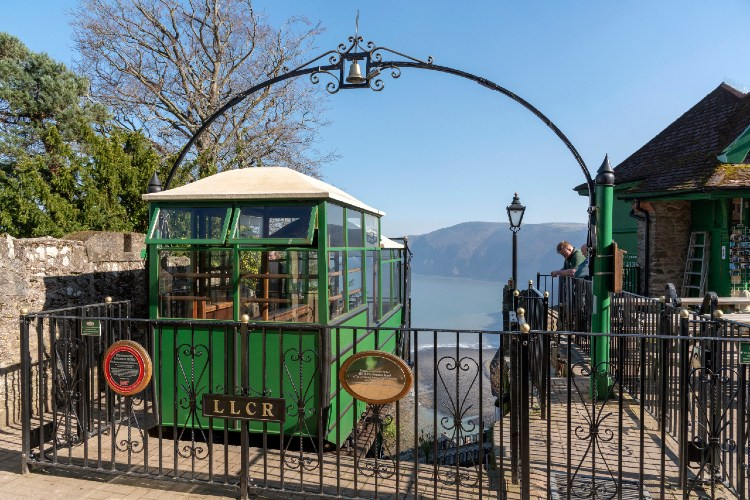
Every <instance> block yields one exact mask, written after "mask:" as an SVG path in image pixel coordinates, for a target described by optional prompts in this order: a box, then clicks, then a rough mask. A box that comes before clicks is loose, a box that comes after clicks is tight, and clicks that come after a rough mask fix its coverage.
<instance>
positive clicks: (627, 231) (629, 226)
mask: <svg viewBox="0 0 750 500" xmlns="http://www.w3.org/2000/svg"><path fill="white" fill-rule="evenodd" d="M632 209H633V206H632V203H631V202H629V201H623V200H620V199H617V198H615V200H614V202H613V203H612V239H614V240H615V241H616V242H617V247H618V248H619V249H620V250H625V251H626V252H627V253H628V255H638V221H637V220H636V219H634V218H633V217H631V216H630V211H631V210H632Z"/></svg>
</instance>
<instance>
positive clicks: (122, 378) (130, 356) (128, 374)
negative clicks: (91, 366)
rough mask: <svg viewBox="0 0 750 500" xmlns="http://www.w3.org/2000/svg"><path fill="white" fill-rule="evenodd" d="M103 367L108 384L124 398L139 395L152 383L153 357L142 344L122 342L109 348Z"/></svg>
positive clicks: (105, 354)
mask: <svg viewBox="0 0 750 500" xmlns="http://www.w3.org/2000/svg"><path fill="white" fill-rule="evenodd" d="M102 365H103V369H104V379H105V380H106V381H107V384H108V385H109V386H110V387H111V388H112V390H113V391H115V392H116V393H117V394H120V395H122V396H132V395H133V394H138V393H139V392H141V391H142V390H143V389H145V388H146V386H147V385H148V383H149V382H150V381H151V373H152V370H153V368H152V364H151V357H150V356H149V355H148V351H146V349H144V348H143V346H142V345H141V344H139V343H137V342H133V341H132V340H120V341H117V342H115V343H114V344H112V345H111V346H109V349H107V351H106V352H105V353H104V361H103V363H102Z"/></svg>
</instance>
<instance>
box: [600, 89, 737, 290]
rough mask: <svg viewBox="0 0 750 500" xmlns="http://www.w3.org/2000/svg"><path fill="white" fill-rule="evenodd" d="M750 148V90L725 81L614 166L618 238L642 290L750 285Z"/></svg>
mask: <svg viewBox="0 0 750 500" xmlns="http://www.w3.org/2000/svg"><path fill="white" fill-rule="evenodd" d="M748 152H750V94H748V93H743V92H741V91H739V90H737V89H735V88H733V87H731V86H729V85H727V84H726V83H722V84H721V85H719V86H718V87H717V88H716V89H714V90H713V91H712V92H711V93H709V94H708V95H707V96H706V97H704V98H703V99H702V100H701V101H700V102H698V103H697V104H695V105H694V106H693V107H692V108H690V109H689V110H688V111H686V112H685V114H683V115H682V116H680V117H679V118H678V119H676V120H675V121H674V122H673V123H672V124H670V125H669V126H668V127H667V128H665V129H664V130H662V131H661V132H660V133H659V134H657V135H656V136H655V137H654V138H653V139H651V140H650V141H648V142H647V143H646V144H644V145H643V146H642V147H641V148H640V149H638V150H637V151H636V152H634V153H633V154H632V155H630V156H629V157H628V158H627V159H625V160H624V161H623V162H622V163H620V164H619V165H618V166H617V167H616V168H615V169H614V171H615V207H614V220H613V238H614V240H615V241H616V242H617V243H618V244H619V246H620V248H623V249H625V250H626V251H627V252H628V253H629V254H631V255H632V254H637V255H638V263H639V266H640V273H641V279H640V283H641V287H640V288H641V290H640V292H641V293H645V294H647V295H651V296H659V295H663V294H664V287H665V285H666V284H667V283H670V282H671V283H674V284H675V285H676V287H677V291H678V293H681V294H682V295H683V296H698V295H699V294H702V293H703V292H705V291H715V292H717V293H718V294H719V295H730V294H731V293H738V292H739V291H740V290H744V289H747V288H750V156H749V155H748ZM691 239H692V242H693V245H692V247H693V250H692V252H690V253H689V250H690V246H691ZM701 275H703V278H702V279H703V283H701Z"/></svg>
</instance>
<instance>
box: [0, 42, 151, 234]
mask: <svg viewBox="0 0 750 500" xmlns="http://www.w3.org/2000/svg"><path fill="white" fill-rule="evenodd" d="M87 92H88V82H87V80H86V79H85V78H83V77H81V76H78V75H76V74H75V73H73V72H71V71H69V70H67V69H66V68H65V66H64V65H63V64H60V63H57V62H55V61H53V60H52V59H51V58H50V57H49V56H47V55H46V54H35V53H32V52H30V51H29V50H28V49H27V48H26V47H25V46H24V45H23V44H22V43H21V42H20V41H19V40H18V39H17V38H15V37H12V36H10V35H7V34H4V33H0V232H7V233H10V234H11V235H13V236H16V237H35V236H44V235H49V236H56V237H60V236H63V235H64V234H66V233H69V232H72V231H79V230H87V229H90V230H112V231H140V232H145V230H146V224H147V216H148V214H147V206H146V204H145V203H144V202H143V201H142V200H141V194H142V193H143V192H144V191H145V190H146V186H147V185H148V181H149V179H150V177H151V175H152V174H153V173H154V172H155V171H157V170H158V169H159V166H160V161H159V157H158V155H157V154H156V152H155V151H154V150H153V148H152V146H151V144H150V142H149V141H148V140H147V139H145V138H144V137H143V136H142V135H141V134H139V133H137V132H129V131H125V130H122V129H119V128H117V127H113V126H111V125H110V123H109V122H108V118H107V113H106V111H105V109H104V108H103V107H102V106H101V105H99V104H95V103H92V102H91V101H90V100H89V99H88V96H87ZM160 174H161V175H163V174H164V173H163V172H161V173H160Z"/></svg>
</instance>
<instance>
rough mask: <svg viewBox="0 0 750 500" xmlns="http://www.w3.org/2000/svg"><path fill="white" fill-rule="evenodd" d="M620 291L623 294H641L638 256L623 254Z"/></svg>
mask: <svg viewBox="0 0 750 500" xmlns="http://www.w3.org/2000/svg"><path fill="white" fill-rule="evenodd" d="M622 290H623V291H624V292H629V293H636V294H641V293H643V290H641V267H640V265H639V264H638V256H637V255H631V254H625V255H624V258H623V262H622Z"/></svg>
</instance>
